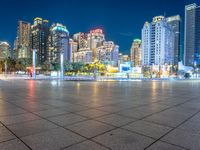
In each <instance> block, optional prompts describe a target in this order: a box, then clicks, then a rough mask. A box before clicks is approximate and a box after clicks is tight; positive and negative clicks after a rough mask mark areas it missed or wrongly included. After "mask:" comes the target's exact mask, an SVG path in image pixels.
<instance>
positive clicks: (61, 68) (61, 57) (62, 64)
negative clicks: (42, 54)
mask: <svg viewBox="0 0 200 150" xmlns="http://www.w3.org/2000/svg"><path fill="white" fill-rule="evenodd" d="M60 79H61V80H63V79H64V53H63V52H61V53H60Z"/></svg>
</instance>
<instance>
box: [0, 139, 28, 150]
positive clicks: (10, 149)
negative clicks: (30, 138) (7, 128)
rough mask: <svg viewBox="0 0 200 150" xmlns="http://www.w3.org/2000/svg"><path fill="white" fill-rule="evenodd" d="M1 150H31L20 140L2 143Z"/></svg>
mask: <svg viewBox="0 0 200 150" xmlns="http://www.w3.org/2000/svg"><path fill="white" fill-rule="evenodd" d="M0 149H1V150H29V148H28V147H27V146H25V145H24V143H22V142H21V141H20V140H17V139H15V140H11V141H7V142H3V143H0Z"/></svg>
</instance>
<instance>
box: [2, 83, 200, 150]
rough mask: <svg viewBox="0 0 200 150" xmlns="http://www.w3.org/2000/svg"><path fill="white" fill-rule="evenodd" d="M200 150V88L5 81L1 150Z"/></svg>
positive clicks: (136, 84)
mask: <svg viewBox="0 0 200 150" xmlns="http://www.w3.org/2000/svg"><path fill="white" fill-rule="evenodd" d="M4 149H6V150H28V149H33V150H59V149H64V150H109V149H110V150H111V149H112V150H143V149H147V150H185V149H191V150H199V149H200V81H146V82H145V81H142V82H139V81H138V82H66V81H64V82H60V81H31V80H29V81H28V80H7V81H3V80H0V150H4Z"/></svg>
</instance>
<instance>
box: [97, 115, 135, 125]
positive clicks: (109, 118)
mask: <svg viewBox="0 0 200 150" xmlns="http://www.w3.org/2000/svg"><path fill="white" fill-rule="evenodd" d="M96 120H99V121H101V122H105V123H107V124H111V125H113V126H117V127H120V126H123V125H125V124H128V123H130V122H133V121H135V119H133V118H130V117H125V116H121V115H117V114H111V115H106V116H103V117H99V118H96Z"/></svg>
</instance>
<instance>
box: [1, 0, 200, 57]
mask: <svg viewBox="0 0 200 150" xmlns="http://www.w3.org/2000/svg"><path fill="white" fill-rule="evenodd" d="M194 2H196V3H197V4H199V3H200V1H199V0H138V1H135V0H54V1H53V0H0V19H1V21H0V41H2V40H4V41H8V42H9V43H10V44H11V45H12V47H13V42H14V39H15V37H16V32H17V21H18V20H23V21H28V22H30V23H33V19H34V18H35V17H42V18H44V19H48V20H49V21H50V23H54V22H59V23H62V24H64V25H66V26H67V28H68V30H69V32H70V34H71V35H72V34H74V33H76V32H88V31H89V30H90V29H94V28H98V27H100V28H102V29H103V30H104V32H105V34H106V40H113V41H114V42H115V43H116V44H118V45H119V46H120V51H121V52H123V53H126V54H129V50H130V47H131V43H132V41H133V39H134V38H141V29H142V27H143V24H144V22H145V21H149V22H150V21H151V20H152V17H154V16H157V15H163V14H165V15H166V16H171V15H176V14H180V15H181V16H182V18H184V7H185V5H186V4H190V3H194Z"/></svg>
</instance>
